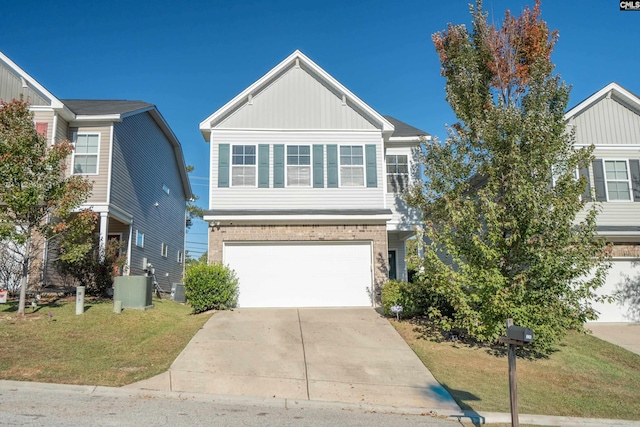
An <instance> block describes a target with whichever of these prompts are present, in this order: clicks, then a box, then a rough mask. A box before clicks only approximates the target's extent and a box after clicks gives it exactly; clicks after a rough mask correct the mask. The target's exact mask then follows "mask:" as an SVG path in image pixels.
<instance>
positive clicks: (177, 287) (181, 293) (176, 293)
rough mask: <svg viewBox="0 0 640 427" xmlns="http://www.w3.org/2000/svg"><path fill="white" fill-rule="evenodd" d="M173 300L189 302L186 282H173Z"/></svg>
mask: <svg viewBox="0 0 640 427" xmlns="http://www.w3.org/2000/svg"><path fill="white" fill-rule="evenodd" d="M171 301H175V302H187V297H186V295H185V290H184V284H182V283H172V284H171Z"/></svg>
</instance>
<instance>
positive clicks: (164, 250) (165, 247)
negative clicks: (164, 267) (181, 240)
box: [161, 243, 169, 258]
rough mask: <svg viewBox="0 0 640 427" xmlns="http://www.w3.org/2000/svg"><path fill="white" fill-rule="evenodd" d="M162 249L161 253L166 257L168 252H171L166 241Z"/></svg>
mask: <svg viewBox="0 0 640 427" xmlns="http://www.w3.org/2000/svg"><path fill="white" fill-rule="evenodd" d="M161 251H162V252H161V255H162V256H163V257H165V258H166V257H167V253H169V245H167V244H166V243H163V244H162V249H161Z"/></svg>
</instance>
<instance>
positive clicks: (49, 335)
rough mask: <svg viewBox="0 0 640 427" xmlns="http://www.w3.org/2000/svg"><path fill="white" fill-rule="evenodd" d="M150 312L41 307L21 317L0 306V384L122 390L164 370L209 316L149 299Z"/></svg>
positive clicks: (88, 304) (94, 305) (108, 305)
mask: <svg viewBox="0 0 640 427" xmlns="http://www.w3.org/2000/svg"><path fill="white" fill-rule="evenodd" d="M153 303H154V306H155V308H153V309H150V310H144V311H143V310H124V311H123V312H122V313H120V314H116V313H114V312H113V302H112V301H91V300H85V312H84V314H82V315H76V314H75V310H76V306H75V299H74V300H72V301H56V300H52V301H49V302H45V301H41V303H40V305H39V306H38V307H37V308H36V309H35V310H33V309H32V308H31V307H27V309H26V315H25V317H18V316H17V302H10V303H9V304H6V305H0V349H1V350H0V379H4V380H19V381H38V382H51V383H62V384H86V385H103V386H122V385H125V384H130V383H133V382H136V381H139V380H142V379H146V378H150V377H152V376H154V375H157V374H159V373H162V372H164V371H166V370H167V369H168V368H169V366H170V365H171V363H172V362H173V360H174V359H175V358H176V357H177V356H178V354H179V353H180V352H181V351H182V349H183V348H184V347H185V346H186V344H187V343H188V342H189V340H190V339H191V338H192V337H193V335H194V334H195V333H196V332H197V331H198V329H200V327H202V325H203V324H204V323H205V322H206V321H207V320H208V319H209V317H210V316H211V313H208V314H207V313H203V314H199V315H192V314H190V313H191V309H190V308H189V307H187V306H184V305H181V304H178V303H176V302H173V301H168V300H157V299H156V300H154V302H153Z"/></svg>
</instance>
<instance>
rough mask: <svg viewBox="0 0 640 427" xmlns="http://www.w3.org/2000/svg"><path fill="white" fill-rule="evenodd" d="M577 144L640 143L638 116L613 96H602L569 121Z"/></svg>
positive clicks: (639, 121)
mask: <svg viewBox="0 0 640 427" xmlns="http://www.w3.org/2000/svg"><path fill="white" fill-rule="evenodd" d="M569 123H570V124H572V125H573V126H574V127H575V130H576V141H577V142H578V144H595V145H606V144H616V145H621V144H640V116H639V115H638V114H637V113H635V112H633V111H631V110H630V109H629V108H627V107H625V106H624V105H622V104H621V103H620V102H618V101H616V100H615V99H614V98H604V99H601V100H600V101H598V102H597V103H595V104H594V105H592V106H591V107H590V108H588V109H586V110H585V111H583V112H582V113H581V114H580V115H578V116H576V117H575V118H574V119H573V120H571V121H570V122H569Z"/></svg>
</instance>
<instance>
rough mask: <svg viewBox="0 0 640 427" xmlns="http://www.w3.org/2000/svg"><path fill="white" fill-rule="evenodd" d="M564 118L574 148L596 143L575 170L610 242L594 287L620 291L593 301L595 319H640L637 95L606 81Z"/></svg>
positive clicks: (639, 111) (639, 101) (639, 128)
mask: <svg viewBox="0 0 640 427" xmlns="http://www.w3.org/2000/svg"><path fill="white" fill-rule="evenodd" d="M565 120H566V122H567V127H568V129H569V130H574V131H575V136H576V147H577V148H580V147H585V146H590V145H591V144H593V145H594V147H595V150H594V153H593V155H594V157H595V160H594V161H593V163H592V164H591V165H589V167H588V168H584V169H581V170H580V174H581V175H583V176H586V177H587V178H588V182H589V188H588V191H585V194H584V195H583V197H585V198H587V200H589V201H591V194H594V195H595V197H596V202H599V203H600V205H599V210H600V213H599V215H598V219H597V227H598V234H600V235H602V236H604V237H605V238H606V239H607V241H609V242H611V243H612V244H613V246H612V252H611V255H612V267H611V269H610V270H609V273H608V275H607V281H606V285H605V286H604V287H603V288H602V289H600V290H599V291H598V292H599V293H600V294H601V295H612V294H614V293H615V292H618V291H622V295H623V296H622V297H621V298H620V299H619V300H618V301H615V302H613V303H610V304H608V303H602V304H597V305H596V307H595V308H596V310H598V311H599V312H600V318H599V319H598V321H600V322H629V321H640V98H639V97H638V96H637V95H634V94H633V93H631V92H629V91H628V90H626V89H624V88H623V87H621V86H620V85H618V84H617V83H610V84H609V85H607V86H605V87H604V88H602V89H601V90H599V91H598V92H596V93H594V94H593V95H591V96H590V97H588V98H587V99H585V100H584V101H582V102H580V103H579V104H578V105H576V106H575V107H573V108H571V109H570V110H569V111H568V112H567V113H566V114H565ZM592 189H593V190H594V191H592Z"/></svg>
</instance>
